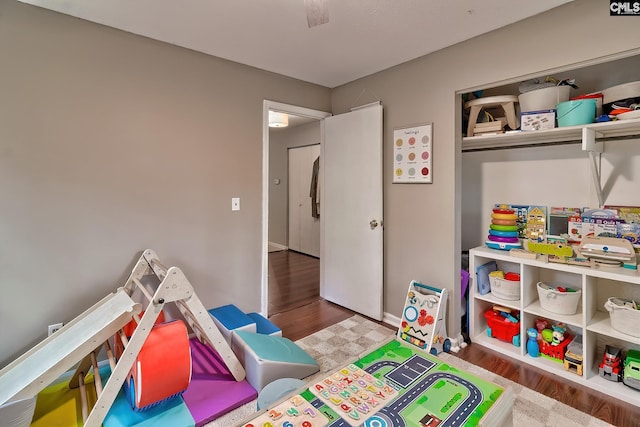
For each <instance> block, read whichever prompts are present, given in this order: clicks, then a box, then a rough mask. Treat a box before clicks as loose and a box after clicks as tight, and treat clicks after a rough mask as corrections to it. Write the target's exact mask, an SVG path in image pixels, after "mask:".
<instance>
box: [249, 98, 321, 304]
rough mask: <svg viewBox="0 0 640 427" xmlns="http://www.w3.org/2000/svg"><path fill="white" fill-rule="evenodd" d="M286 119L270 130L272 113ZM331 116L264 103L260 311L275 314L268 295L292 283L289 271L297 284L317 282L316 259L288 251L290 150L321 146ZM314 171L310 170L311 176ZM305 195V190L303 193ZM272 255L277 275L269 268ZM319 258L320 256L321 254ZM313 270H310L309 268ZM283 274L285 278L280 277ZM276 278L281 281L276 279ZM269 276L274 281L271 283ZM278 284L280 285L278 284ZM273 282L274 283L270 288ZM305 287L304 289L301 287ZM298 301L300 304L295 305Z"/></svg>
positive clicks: (294, 302)
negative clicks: (286, 123) (270, 114)
mask: <svg viewBox="0 0 640 427" xmlns="http://www.w3.org/2000/svg"><path fill="white" fill-rule="evenodd" d="M270 112H276V113H281V114H284V115H286V117H287V121H288V126H287V127H282V128H270V127H269V113H270ZM330 115H331V114H329V113H326V112H323V111H317V110H311V109H308V108H303V107H298V106H293V105H288V104H282V103H278V102H273V101H264V106H263V245H262V250H263V254H262V301H261V311H262V313H264V314H266V315H267V316H268V315H271V314H273V313H272V310H271V308H270V305H269V295H270V294H271V293H274V296H277V295H278V294H279V292H280V290H279V289H272V288H271V285H273V286H279V285H280V286H282V285H283V284H284V283H287V284H288V283H289V280H290V279H291V277H287V275H290V274H292V273H290V271H289V270H288V269H289V267H290V266H291V268H293V270H294V273H293V274H295V275H296V279H295V282H296V283H309V282H313V281H315V282H318V277H317V275H318V274H319V273H318V272H319V269H318V268H316V267H314V263H315V265H318V263H319V261H318V258H317V257H311V256H309V255H304V254H302V253H297V252H294V251H289V249H290V248H289V237H290V231H289V215H290V213H289V203H288V197H289V191H288V190H289V179H288V163H289V161H288V158H289V149H290V148H293V147H300V146H310V145H318V144H320V143H321V141H322V138H323V136H322V132H323V130H322V120H323V119H324V118H326V117H328V116H330ZM311 173H312V171H311V170H309V175H311ZM301 191H302V190H301ZM270 255H271V258H272V260H274V261H275V266H276V268H277V269H278V271H274V270H273V269H272V267H271V265H270V262H269V259H270ZM317 255H321V254H320V253H318V254H317ZM310 266H311V267H310ZM281 273H283V274H284V276H282V275H281ZM276 275H277V276H278V277H276ZM270 276H271V277H273V278H274V279H273V280H270ZM278 280H279V282H278ZM270 282H272V283H271V284H270ZM301 286H304V285H301ZM293 300H294V301H292V302H291V304H293V305H290V306H289V305H288V306H287V308H289V309H291V308H295V307H294V305H295V304H306V301H308V298H293ZM296 301H299V302H296Z"/></svg>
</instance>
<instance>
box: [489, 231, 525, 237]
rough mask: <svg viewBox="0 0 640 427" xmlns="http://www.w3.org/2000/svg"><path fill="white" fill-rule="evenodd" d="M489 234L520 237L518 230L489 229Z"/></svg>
mask: <svg viewBox="0 0 640 427" xmlns="http://www.w3.org/2000/svg"><path fill="white" fill-rule="evenodd" d="M489 235H491V236H500V237H518V232H517V231H500V230H489Z"/></svg>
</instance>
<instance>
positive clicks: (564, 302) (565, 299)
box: [537, 282, 582, 315]
mask: <svg viewBox="0 0 640 427" xmlns="http://www.w3.org/2000/svg"><path fill="white" fill-rule="evenodd" d="M537 288H538V298H539V299H540V305H541V306H542V308H543V309H545V310H547V311H550V312H552V313H556V314H569V315H570V314H576V311H578V303H579V302H580V297H581V296H582V291H581V290H580V289H577V290H576V291H575V292H560V291H558V290H557V289H555V287H553V286H550V285H548V284H546V283H544V282H538V285H537Z"/></svg>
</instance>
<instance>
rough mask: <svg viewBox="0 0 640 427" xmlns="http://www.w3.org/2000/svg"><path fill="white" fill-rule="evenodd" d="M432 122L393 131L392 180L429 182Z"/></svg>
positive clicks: (398, 181) (430, 175)
mask: <svg viewBox="0 0 640 427" xmlns="http://www.w3.org/2000/svg"><path fill="white" fill-rule="evenodd" d="M432 131H433V129H432V124H431V123H429V124H426V125H421V126H415V127H409V128H402V129H395V130H394V131H393V159H394V167H393V182H394V183H415V184H431V183H432V182H433V170H432V168H431V164H432V159H431V155H432V151H433V141H432V136H433V135H432V133H433V132H432Z"/></svg>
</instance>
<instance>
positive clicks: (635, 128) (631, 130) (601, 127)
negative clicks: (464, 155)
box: [462, 119, 640, 151]
mask: <svg viewBox="0 0 640 427" xmlns="http://www.w3.org/2000/svg"><path fill="white" fill-rule="evenodd" d="M585 128H586V129H592V130H593V131H595V137H596V140H599V141H606V140H612V139H619V138H630V137H634V136H640V119H629V120H617V121H613V122H604V123H593V124H590V125H583V126H567V127H560V128H554V129H546V130H538V131H529V132H526V131H524V132H513V133H503V134H498V135H485V136H472V137H466V138H462V151H479V150H491V149H504V148H516V147H528V146H539V145H553V144H559V143H564V144H566V143H581V142H582V129H585Z"/></svg>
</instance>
